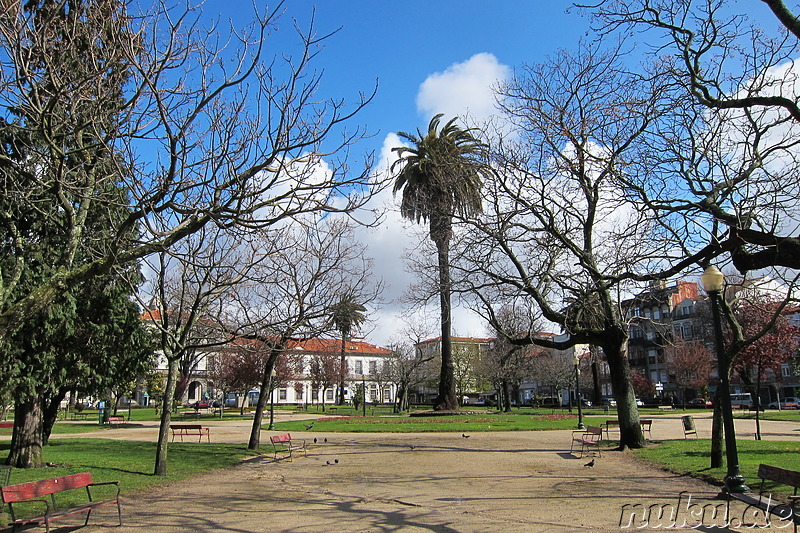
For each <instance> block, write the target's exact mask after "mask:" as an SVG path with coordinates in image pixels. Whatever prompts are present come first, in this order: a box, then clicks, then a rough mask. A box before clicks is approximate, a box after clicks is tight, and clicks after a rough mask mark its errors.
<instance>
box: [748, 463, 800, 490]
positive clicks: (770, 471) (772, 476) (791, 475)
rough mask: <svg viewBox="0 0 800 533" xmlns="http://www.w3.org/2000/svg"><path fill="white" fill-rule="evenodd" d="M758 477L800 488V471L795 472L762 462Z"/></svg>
mask: <svg viewBox="0 0 800 533" xmlns="http://www.w3.org/2000/svg"><path fill="white" fill-rule="evenodd" d="M758 477H760V478H761V479H768V480H770V481H775V482H777V483H782V484H783V485H788V486H790V487H794V488H800V472H795V471H794V470H786V469H785V468H779V467H777V466H770V465H763V464H762V465H758Z"/></svg>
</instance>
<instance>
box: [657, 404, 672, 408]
mask: <svg viewBox="0 0 800 533" xmlns="http://www.w3.org/2000/svg"><path fill="white" fill-rule="evenodd" d="M658 408H659V409H672V406H671V405H659V406H658Z"/></svg>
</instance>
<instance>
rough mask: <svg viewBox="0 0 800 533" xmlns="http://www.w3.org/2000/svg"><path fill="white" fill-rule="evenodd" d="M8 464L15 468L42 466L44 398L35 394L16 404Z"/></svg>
mask: <svg viewBox="0 0 800 533" xmlns="http://www.w3.org/2000/svg"><path fill="white" fill-rule="evenodd" d="M6 464H7V465H10V466H13V467H15V468H40V467H42V466H44V457H43V455H42V398H41V397H40V396H34V397H32V398H28V399H26V400H24V401H21V400H18V401H17V402H16V403H15V404H14V432H13V433H12V435H11V450H10V451H9V454H8V458H7V459H6Z"/></svg>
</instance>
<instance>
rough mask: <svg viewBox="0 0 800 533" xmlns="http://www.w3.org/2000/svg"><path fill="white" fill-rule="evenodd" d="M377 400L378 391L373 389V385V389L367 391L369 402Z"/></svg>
mask: <svg viewBox="0 0 800 533" xmlns="http://www.w3.org/2000/svg"><path fill="white" fill-rule="evenodd" d="M377 399H378V389H376V388H374V385H373V388H370V389H369V401H371V402H374V401H375V400H377Z"/></svg>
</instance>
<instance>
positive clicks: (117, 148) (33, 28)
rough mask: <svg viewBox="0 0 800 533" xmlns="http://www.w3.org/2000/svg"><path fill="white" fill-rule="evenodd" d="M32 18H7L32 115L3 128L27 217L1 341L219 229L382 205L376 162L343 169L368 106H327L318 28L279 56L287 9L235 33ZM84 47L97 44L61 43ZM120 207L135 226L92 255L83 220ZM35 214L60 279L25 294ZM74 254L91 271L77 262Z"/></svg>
mask: <svg viewBox="0 0 800 533" xmlns="http://www.w3.org/2000/svg"><path fill="white" fill-rule="evenodd" d="M27 4H28V3H26V2H16V3H10V4H8V5H6V6H5V7H4V8H3V12H2V14H1V15H0V47H2V48H3V50H4V53H3V60H2V63H1V64H0V68H1V69H2V73H3V74H2V76H0V80H2V81H0V87H2V90H1V91H0V94H2V96H1V97H0V106H2V108H3V109H5V110H23V111H24V113H23V114H21V115H17V116H14V115H9V113H8V112H6V115H7V116H6V117H3V120H2V123H0V129H2V132H0V135H2V138H3V139H4V151H3V153H2V154H0V159H2V163H3V180H4V191H5V194H6V197H7V198H13V202H14V204H15V205H16V206H17V207H18V209H14V210H8V211H6V210H4V214H3V217H2V219H1V220H0V224H2V231H3V235H4V240H5V239H6V238H7V242H8V243H9V246H10V248H9V250H10V251H13V254H12V255H9V257H13V258H14V260H13V261H11V262H10V263H7V264H5V265H4V267H3V269H2V271H0V276H2V277H1V278H0V335H2V336H5V335H7V334H8V332H10V331H13V330H14V329H16V328H17V327H18V326H19V325H21V324H22V323H24V321H25V320H26V319H28V318H29V317H31V316H33V315H34V314H35V313H37V312H39V311H40V310H42V309H44V308H45V307H46V306H47V305H49V304H50V303H51V302H53V301H54V299H55V298H56V297H58V295H60V294H62V293H64V292H65V291H66V290H68V289H69V288H70V287H73V286H75V285H76V284H77V283H79V282H80V281H82V280H86V279H89V278H91V277H93V276H96V275H98V274H102V273H105V272H108V271H109V270H110V269H111V268H112V267H113V266H114V265H118V264H121V263H127V262H130V261H133V260H136V259H139V258H142V257H146V256H148V255H150V254H152V253H155V252H158V251H161V250H164V249H167V248H169V247H171V246H172V245H174V244H175V243H176V242H179V241H180V240H181V239H183V238H185V237H186V236H188V235H191V234H193V233H195V232H197V231H199V230H200V229H201V228H203V227H205V226H206V225H208V224H209V223H211V224H214V225H216V226H219V227H231V226H238V227H249V228H254V227H268V226H271V225H274V224H276V223H278V222H281V221H284V220H288V219H291V218H292V217H296V216H299V215H302V214H303V213H310V212H350V211H352V210H353V209H355V208H356V207H358V206H360V205H363V203H364V201H365V200H366V199H367V198H368V197H369V196H370V195H371V193H372V192H373V186H374V185H375V181H374V180H373V179H372V178H371V177H370V175H369V174H370V172H369V166H370V165H369V162H367V164H366V165H365V166H364V167H362V168H364V170H360V171H356V172H350V170H349V168H348V165H347V162H346V160H345V158H341V157H339V154H346V152H347V150H346V148H347V147H349V146H350V145H352V144H353V143H354V142H355V141H357V140H358V139H359V138H360V137H361V136H362V131H361V130H359V129H356V130H355V131H349V132H348V131H346V130H345V129H344V127H343V126H344V125H345V123H349V122H350V119H351V118H353V116H354V114H355V113H357V112H358V110H360V109H361V108H362V107H363V106H364V105H365V104H366V103H367V102H368V101H369V99H370V98H371V96H370V95H363V94H362V95H357V96H356V101H355V104H354V105H350V106H348V105H347V104H346V103H345V102H344V100H341V99H330V98H325V96H324V95H321V94H319V89H320V84H321V74H320V72H319V71H315V70H314V68H313V59H314V56H315V55H316V54H317V53H318V52H319V51H320V48H321V47H322V44H323V42H324V40H325V39H326V38H327V37H328V35H323V36H319V35H318V34H317V33H316V30H315V29H314V27H313V24H312V25H311V26H310V27H308V28H307V29H305V30H303V29H300V28H299V27H297V26H295V28H294V30H295V32H296V37H297V44H298V48H297V51H296V53H292V52H291V51H289V50H278V51H276V52H275V53H274V56H272V55H271V53H270V52H269V50H270V47H269V43H270V36H271V34H272V33H273V32H277V31H280V18H281V14H282V13H283V11H284V5H283V3H278V5H277V7H276V8H275V9H273V10H271V11H267V12H264V13H255V14H254V18H253V23H252V25H250V26H249V27H247V28H230V29H229V30H227V31H226V30H225V28H224V27H222V26H221V25H219V24H215V23H213V22H210V23H206V21H205V19H204V18H203V16H202V13H201V12H200V11H199V9H194V8H189V9H186V10H181V8H180V6H177V7H173V6H172V5H170V4H168V3H166V2H163V3H162V2H156V3H154V4H152V9H151V10H150V11H149V12H147V13H143V14H141V15H139V14H133V13H129V12H128V11H127V9H128V8H133V4H126V3H123V2H119V1H118V0H93V1H91V2H87V4H86V5H85V6H83V8H84V9H80V10H78V9H76V10H70V11H69V13H68V15H69V16H68V17H66V18H65V17H55V16H54V17H46V16H37V15H36V13H35V10H33V11H30V10H27V8H26V6H27ZM56 8H57V6H56ZM65 13H66V12H65ZM74 35H81V36H85V38H75V39H72V38H66V37H64V36H74ZM56 36H60V37H64V38H61V40H60V41H58V40H55V39H56ZM87 42H89V43H91V45H92V46H93V48H92V53H87V50H86V48H85V43H87ZM45 88H46V91H45V90H44V89H45ZM39 89H42V90H39ZM65 151H66V152H65ZM99 156H103V157H99ZM120 190H122V191H124V192H125V194H124V195H120V194H119V193H118V191H120ZM344 191H347V192H346V193H345V192H344ZM118 205H123V206H125V207H126V208H127V210H128V214H127V216H125V217H122V218H121V219H120V220H118V221H113V222H112V223H111V224H110V225H109V226H108V227H107V228H105V232H106V233H107V234H108V235H110V236H111V238H108V239H104V241H103V242H104V243H105V244H103V245H102V246H95V244H96V241H95V240H94V239H93V236H92V234H91V231H92V229H91V228H90V227H88V226H87V222H86V220H87V219H86V216H87V213H89V212H90V211H92V210H103V209H107V208H111V207H114V206H118ZM31 214H34V215H35V216H36V217H37V219H38V220H40V221H41V223H42V225H43V226H46V227H47V228H49V229H52V230H53V231H55V232H57V233H58V234H59V235H60V237H61V239H60V242H61V243H62V245H61V248H60V249H59V250H57V252H58V253H57V254H54V256H55V264H54V265H53V267H54V271H55V272H57V274H56V275H54V276H52V277H51V278H48V279H46V280H44V281H42V282H41V283H39V284H35V285H33V286H31V287H24V286H23V285H21V279H20V272H21V268H22V266H23V265H24V264H25V261H27V260H29V259H30V258H31V257H32V256H33V255H34V254H35V253H36V246H37V245H36V241H35V240H33V239H30V238H28V237H29V236H28V235H27V234H26V232H27V225H28V223H29V221H30V220H31V219H30V216H31ZM132 232H133V233H132ZM78 249H81V250H83V251H84V253H85V255H86V256H87V257H90V258H91V259H90V260H88V261H86V262H85V263H83V264H77V263H76V262H75V256H76V252H77V250H78Z"/></svg>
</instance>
